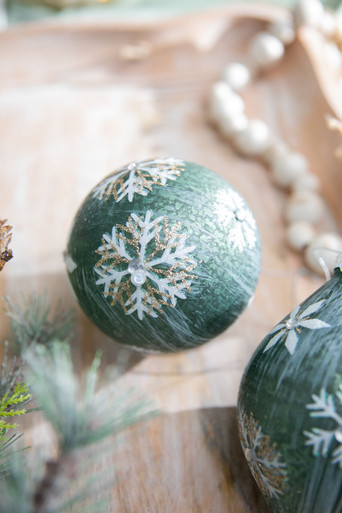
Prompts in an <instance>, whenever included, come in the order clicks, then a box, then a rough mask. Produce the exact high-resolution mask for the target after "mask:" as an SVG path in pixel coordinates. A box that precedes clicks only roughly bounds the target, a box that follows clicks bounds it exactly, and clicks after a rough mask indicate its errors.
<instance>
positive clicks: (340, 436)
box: [334, 426, 342, 444]
mask: <svg viewBox="0 0 342 513" xmlns="http://www.w3.org/2000/svg"><path fill="white" fill-rule="evenodd" d="M334 435H335V438H336V440H337V441H338V443H340V444H341V443H342V426H340V427H339V428H338V429H336V431H335V433H334Z"/></svg>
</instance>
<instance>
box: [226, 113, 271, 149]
mask: <svg viewBox="0 0 342 513" xmlns="http://www.w3.org/2000/svg"><path fill="white" fill-rule="evenodd" d="M234 142H235V145H236V148H237V149H238V150H239V151H240V152H241V153H242V154H243V155H247V156H258V155H262V154H263V153H264V152H265V150H266V149H267V147H268V145H269V143H270V131H269V128H268V126H267V125H266V123H264V122H263V121H261V120H260V119H251V120H249V121H248V124H247V126H246V128H245V129H244V130H241V131H240V132H239V133H238V134H237V135H236V136H235V138H234Z"/></svg>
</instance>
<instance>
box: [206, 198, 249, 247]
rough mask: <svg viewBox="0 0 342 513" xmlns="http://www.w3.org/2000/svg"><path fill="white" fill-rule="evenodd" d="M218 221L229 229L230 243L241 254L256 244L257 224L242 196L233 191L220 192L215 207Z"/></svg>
mask: <svg viewBox="0 0 342 513" xmlns="http://www.w3.org/2000/svg"><path fill="white" fill-rule="evenodd" d="M214 209H215V212H216V214H217V219H218V222H219V223H220V224H222V225H223V226H224V227H227V228H229V232H228V242H229V243H230V244H231V245H232V247H233V248H234V249H237V250H238V251H239V252H240V253H241V252H242V251H243V250H244V248H246V247H247V248H250V249H252V248H254V246H255V244H256V240H257V239H256V222H255V219H254V217H253V216H252V214H251V212H250V211H249V209H248V208H246V205H245V204H244V201H243V199H242V198H241V196H240V195H239V194H238V193H237V192H235V191H233V190H228V191H227V190H222V189H221V190H219V191H218V192H217V194H216V203H215V205H214Z"/></svg>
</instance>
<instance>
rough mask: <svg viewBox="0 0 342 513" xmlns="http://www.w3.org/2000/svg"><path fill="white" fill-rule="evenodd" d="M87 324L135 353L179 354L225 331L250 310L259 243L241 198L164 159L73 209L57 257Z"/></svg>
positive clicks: (119, 174)
mask: <svg viewBox="0 0 342 513" xmlns="http://www.w3.org/2000/svg"><path fill="white" fill-rule="evenodd" d="M65 260H66V265H67V270H68V275H69V278H70V281H71V284H72V287H73V289H74V292H75V294H76V296H77V299H78V301H79V304H80V305H81V307H82V309H83V310H84V312H85V313H86V315H87V316H88V317H89V318H90V319H91V320H92V321H93V322H94V323H95V324H96V325H97V326H98V327H99V328H100V329H101V330H103V331H104V332H105V333H106V334H108V335H109V336H110V337H112V338H114V339H116V340H117V341H119V342H122V343H124V344H128V345H130V346H134V347H135V348H139V349H144V350H153V351H179V350H182V349H188V348H191V347H196V346H198V345H199V344H202V343H203V342H206V341H207V340H209V339H210V338H212V337H214V336H215V335H218V334H219V333H220V332H222V331H223V330H225V329H226V328H227V327H228V326H229V325H230V324H232V322H233V321H234V320H235V319H236V318H237V317H238V316H239V315H240V313H241V312H242V311H243V309H244V308H245V307H246V305H247V303H248V301H249V300H250V298H251V296H252V294H253V292H254V289H255V286H256V283H257V280H258V277H259V272H260V260H261V250H260V240H259V235H258V230H257V226H256V222H255V220H254V217H253V215H252V213H251V211H250V209H249V208H248V206H247V205H246V202H245V201H244V199H243V198H242V197H241V196H240V194H239V193H238V192H237V191H236V190H234V189H233V188H232V187H231V186H230V185H229V184H228V183H227V182H226V181H225V180H223V179H222V178H220V177H219V176H217V175H216V174H215V173H213V172H212V171H210V170H209V169H206V168H204V167H202V166H199V165H197V164H192V163H189V162H185V161H182V160H180V159H173V158H161V159H155V160H146V161H142V162H133V163H131V164H129V165H128V166H125V167H123V168H120V169H118V170H117V171H115V172H114V173H112V174H111V175H110V176H108V177H107V178H105V179H104V180H103V181H102V182H101V183H99V184H98V185H97V186H96V187H94V189H93V190H92V191H91V192H90V194H89V195H88V196H87V198H86V199H85V201H84V202H83V204H82V205H81V207H80V209H79V211H78V213H77V215H76V218H75V220H74V223H73V227H72V230H71V234H70V238H69V241H68V245H67V251H66V257H65Z"/></svg>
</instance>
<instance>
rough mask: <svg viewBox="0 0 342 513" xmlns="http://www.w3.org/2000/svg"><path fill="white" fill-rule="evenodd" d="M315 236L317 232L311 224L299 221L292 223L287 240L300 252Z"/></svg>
mask: <svg viewBox="0 0 342 513" xmlns="http://www.w3.org/2000/svg"><path fill="white" fill-rule="evenodd" d="M314 236H315V230H314V228H313V226H312V225H311V224H310V223H306V222H305V221H297V222H295V223H291V224H290V225H289V226H288V228H287V231H286V238H287V241H288V243H289V246H290V247H291V248H292V249H295V250H297V251H300V250H302V249H304V248H305V247H306V246H307V245H308V244H310V242H312V240H313V238H314Z"/></svg>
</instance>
